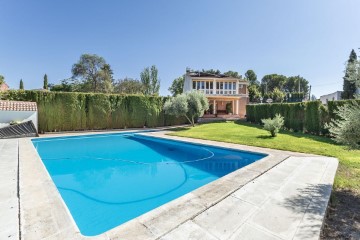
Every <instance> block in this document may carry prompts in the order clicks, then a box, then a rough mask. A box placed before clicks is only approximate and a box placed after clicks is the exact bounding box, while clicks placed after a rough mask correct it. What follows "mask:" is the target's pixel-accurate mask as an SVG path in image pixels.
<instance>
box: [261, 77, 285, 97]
mask: <svg viewBox="0 0 360 240" xmlns="http://www.w3.org/2000/svg"><path fill="white" fill-rule="evenodd" d="M286 80H287V78H286V76H284V75H279V74H269V75H265V76H264V77H263V78H262V79H261V90H262V92H263V94H265V93H269V92H272V91H273V90H274V89H275V88H278V89H279V90H282V89H283V87H284V84H285V83H286Z"/></svg>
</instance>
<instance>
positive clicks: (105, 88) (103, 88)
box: [71, 54, 113, 92]
mask: <svg viewBox="0 0 360 240" xmlns="http://www.w3.org/2000/svg"><path fill="white" fill-rule="evenodd" d="M71 71H72V74H73V76H72V82H73V83H80V84H81V88H80V91H85V92H111V90H112V89H111V88H112V83H113V77H112V75H113V71H112V70H111V67H110V65H109V64H107V63H106V61H105V59H104V58H102V57H100V56H98V55H96V54H83V55H81V56H80V60H79V61H78V62H77V63H75V64H74V65H73V67H72V70H71Z"/></svg>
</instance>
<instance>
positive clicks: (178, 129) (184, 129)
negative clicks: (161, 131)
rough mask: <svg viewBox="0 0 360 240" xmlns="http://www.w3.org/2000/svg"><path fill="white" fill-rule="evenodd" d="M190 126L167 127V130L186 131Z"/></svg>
mask: <svg viewBox="0 0 360 240" xmlns="http://www.w3.org/2000/svg"><path fill="white" fill-rule="evenodd" d="M189 129H190V127H178V128H170V129H167V131H170V132H181V131H187V130H189Z"/></svg>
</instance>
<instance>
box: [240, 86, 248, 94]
mask: <svg viewBox="0 0 360 240" xmlns="http://www.w3.org/2000/svg"><path fill="white" fill-rule="evenodd" d="M246 93H247V85H245V84H243V85H242V88H240V86H239V94H246Z"/></svg>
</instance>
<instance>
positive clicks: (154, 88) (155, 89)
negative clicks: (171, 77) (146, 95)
mask: <svg viewBox="0 0 360 240" xmlns="http://www.w3.org/2000/svg"><path fill="white" fill-rule="evenodd" d="M150 86H151V92H152V94H157V95H159V91H160V79H159V78H158V69H157V68H156V66H155V65H152V66H151V69H150Z"/></svg>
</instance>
